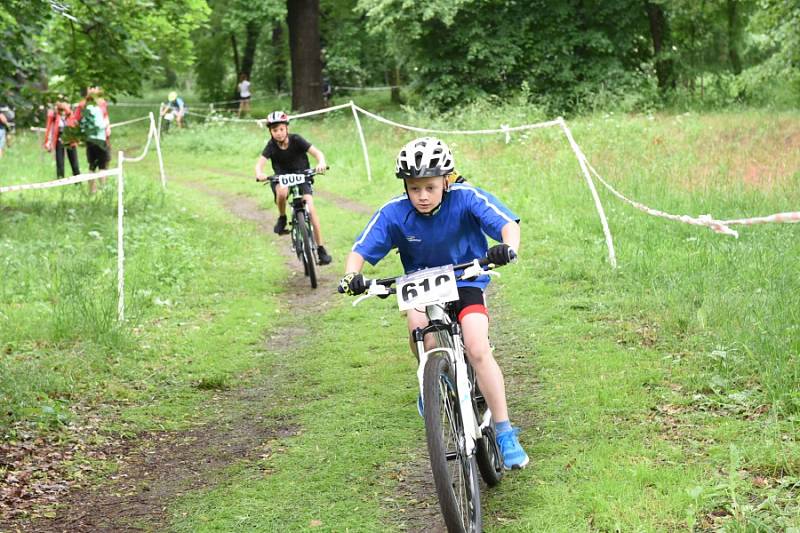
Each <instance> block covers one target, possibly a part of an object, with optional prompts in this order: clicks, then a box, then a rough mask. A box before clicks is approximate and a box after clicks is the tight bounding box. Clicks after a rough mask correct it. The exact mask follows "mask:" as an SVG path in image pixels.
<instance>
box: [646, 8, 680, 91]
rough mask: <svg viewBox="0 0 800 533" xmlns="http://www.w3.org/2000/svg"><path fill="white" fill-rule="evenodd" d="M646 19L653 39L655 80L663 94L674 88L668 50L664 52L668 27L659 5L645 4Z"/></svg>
mask: <svg viewBox="0 0 800 533" xmlns="http://www.w3.org/2000/svg"><path fill="white" fill-rule="evenodd" d="M645 9H646V10H647V18H648V19H649V21H650V35H651V37H652V39H653V52H654V54H653V56H654V57H655V60H656V65H655V66H656V78H658V88H659V89H660V90H661V91H662V92H663V91H666V90H667V89H674V88H675V76H674V68H673V63H672V59H671V58H670V57H668V56H669V50H665V47H666V46H667V43H668V41H669V27H668V26H667V17H666V16H665V15H664V10H663V9H662V7H661V5H659V4H653V3H652V2H646V3H645Z"/></svg>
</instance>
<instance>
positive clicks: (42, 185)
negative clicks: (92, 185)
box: [0, 168, 119, 193]
mask: <svg viewBox="0 0 800 533" xmlns="http://www.w3.org/2000/svg"><path fill="white" fill-rule="evenodd" d="M117 172H119V171H118V170H117V169H115V168H114V169H110V170H101V171H100V172H95V173H93V174H78V175H77V176H72V177H71V178H61V179H58V180H53V181H43V182H39V183H20V184H18V185H6V186H5V187H0V193H6V192H17V191H26V190H32V189H51V188H53V187H61V186H62V185H70V184H72V183H83V182H84V181H91V180H96V179H98V178H106V177H108V176H116V174H117Z"/></svg>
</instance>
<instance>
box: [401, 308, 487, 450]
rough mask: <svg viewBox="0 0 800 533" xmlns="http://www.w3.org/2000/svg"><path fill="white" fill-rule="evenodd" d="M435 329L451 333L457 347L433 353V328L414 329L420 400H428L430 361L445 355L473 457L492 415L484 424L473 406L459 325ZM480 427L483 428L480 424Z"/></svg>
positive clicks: (437, 349) (485, 417) (466, 438)
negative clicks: (429, 338) (429, 334)
mask: <svg viewBox="0 0 800 533" xmlns="http://www.w3.org/2000/svg"><path fill="white" fill-rule="evenodd" d="M434 327H438V328H441V327H447V328H449V330H450V334H451V336H452V339H453V345H454V346H455V348H444V347H439V346H437V347H436V348H433V349H432V350H428V351H425V342H424V338H425V333H426V330H429V328H431V326H428V328H422V329H421V328H417V329H415V330H414V341H415V342H416V344H417V353H418V354H420V355H419V366H418V367H417V381H418V382H419V394H420V397H421V398H423V401H424V396H423V394H424V392H423V383H422V382H423V379H424V376H425V365H426V364H427V363H428V359H430V357H431V356H432V355H434V354H437V353H439V354H441V355H442V356H444V357H446V358H447V360H448V361H449V362H450V368H452V369H453V370H454V374H455V378H456V383H455V385H456V393H457V394H458V404H459V411H460V412H461V422H462V425H463V428H464V435H463V438H464V441H465V442H464V443H465V448H466V451H467V455H472V454H473V453H474V451H475V442H476V441H477V440H478V439H480V438H481V437H483V433H482V431H481V428H482V427H483V426H484V425H488V423H489V421H490V420H491V416H492V415H491V412H490V411H489V410H488V409H487V410H486V413H485V414H484V417H483V418H484V420H481V421H480V423H479V421H478V420H477V419H476V417H475V408H474V406H473V403H472V387H471V385H470V382H469V379H468V377H467V362H466V360H465V357H466V355H465V354H464V351H463V349H462V348H461V346H462V344H461V332H460V328H459V326H458V324H457V323H456V324H448V325H446V326H445V325H443V324H441V323H439V324H438V325H434ZM479 424H480V425H479Z"/></svg>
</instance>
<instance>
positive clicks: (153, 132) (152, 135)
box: [120, 111, 167, 189]
mask: <svg viewBox="0 0 800 533" xmlns="http://www.w3.org/2000/svg"><path fill="white" fill-rule="evenodd" d="M146 118H149V119H150V129H149V130H148V132H147V143H145V145H144V150H143V151H142V153H141V155H139V156H138V157H127V156H126V155H125V154H124V153H123V152H120V154H122V157H124V158H125V161H130V162H131V163H138V162H139V161H141V160H143V159H144V157H145V156H146V155H147V151H148V150H149V149H150V142H151V141H152V140H153V139H155V141H156V154H157V155H158V168H159V171H160V174H161V188H162V189H166V188H167V175H166V173H165V172H164V159H163V157H161V142H160V140H159V130H160V127H161V116H160V115H159V117H158V118H159V121H158V126H156V119H155V116H154V115H153V112H152V111H151V112H150V114H149V115H148V116H147V117H146Z"/></svg>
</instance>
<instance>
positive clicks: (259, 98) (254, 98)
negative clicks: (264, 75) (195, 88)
mask: <svg viewBox="0 0 800 533" xmlns="http://www.w3.org/2000/svg"><path fill="white" fill-rule="evenodd" d="M286 94H287V93H281V94H279V95H276V96H281V95H283V96H286ZM267 98H274V97H271V96H251V97H250V98H248V99H244V98H240V99H239V100H221V101H219V102H190V103H191V104H192V105H208V106H215V105H222V104H238V103H241V102H247V101H250V102H253V101H255V100H266V99H267ZM187 105H188V104H187Z"/></svg>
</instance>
